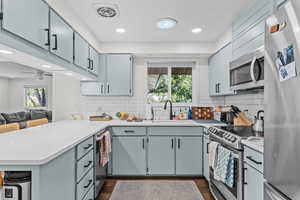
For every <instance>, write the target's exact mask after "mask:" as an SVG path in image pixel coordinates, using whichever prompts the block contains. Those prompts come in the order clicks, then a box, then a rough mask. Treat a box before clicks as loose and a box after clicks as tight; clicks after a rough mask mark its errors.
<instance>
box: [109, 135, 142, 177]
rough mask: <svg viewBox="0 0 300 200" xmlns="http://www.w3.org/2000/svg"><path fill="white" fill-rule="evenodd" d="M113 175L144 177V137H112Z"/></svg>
mask: <svg viewBox="0 0 300 200" xmlns="http://www.w3.org/2000/svg"><path fill="white" fill-rule="evenodd" d="M112 148H113V152H112V159H113V160H112V165H113V171H112V173H113V175H146V139H145V137H113V146H112Z"/></svg>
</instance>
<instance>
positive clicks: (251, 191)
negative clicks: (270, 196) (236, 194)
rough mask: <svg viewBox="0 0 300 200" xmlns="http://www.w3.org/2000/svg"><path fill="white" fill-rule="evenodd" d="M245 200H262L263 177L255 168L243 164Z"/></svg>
mask: <svg viewBox="0 0 300 200" xmlns="http://www.w3.org/2000/svg"><path fill="white" fill-rule="evenodd" d="M244 173H245V181H244V182H245V183H244V190H245V200H253V199H255V200H263V199H264V176H263V174H261V173H260V172H259V171H257V170H256V169H255V168H253V167H251V166H250V165H248V164H247V163H245V168H244Z"/></svg>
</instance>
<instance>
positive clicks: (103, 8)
mask: <svg viewBox="0 0 300 200" xmlns="http://www.w3.org/2000/svg"><path fill="white" fill-rule="evenodd" d="M94 6H95V8H96V11H97V13H98V15H100V16H101V17H104V18H114V17H118V16H119V9H118V6H117V5H115V4H98V3H96V4H94Z"/></svg>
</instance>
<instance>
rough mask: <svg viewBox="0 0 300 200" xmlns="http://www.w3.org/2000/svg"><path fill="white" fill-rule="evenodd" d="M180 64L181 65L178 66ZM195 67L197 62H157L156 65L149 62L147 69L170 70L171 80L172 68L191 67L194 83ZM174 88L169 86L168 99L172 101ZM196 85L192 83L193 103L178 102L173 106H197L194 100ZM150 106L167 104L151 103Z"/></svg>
mask: <svg viewBox="0 0 300 200" xmlns="http://www.w3.org/2000/svg"><path fill="white" fill-rule="evenodd" d="M178 64H180V65H178ZM195 66H196V62H170V63H166V62H162V63H159V62H155V63H151V62H149V63H148V65H147V69H148V68H149V67H150V68H155V67H157V68H168V77H169V78H171V76H172V68H175V67H176V68H177V67H182V68H184V67H191V68H192V82H194V81H193V78H194V73H195ZM147 79H148V70H147ZM148 91H149V88H148V84H147V93H148ZM171 92H172V88H171V84H170V83H169V84H168V98H169V99H170V98H171V96H172V94H171ZM194 92H195V91H194V84H193V83H192V102H191V103H177V102H172V103H173V106H175V107H189V106H194V105H195V99H194ZM150 104H151V105H152V106H163V105H164V104H165V103H164V102H150Z"/></svg>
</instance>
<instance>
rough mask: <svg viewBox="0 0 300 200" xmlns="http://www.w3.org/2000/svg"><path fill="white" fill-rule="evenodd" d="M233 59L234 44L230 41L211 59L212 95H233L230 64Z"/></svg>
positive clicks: (210, 87)
mask: <svg viewBox="0 0 300 200" xmlns="http://www.w3.org/2000/svg"><path fill="white" fill-rule="evenodd" d="M231 61H232V44H231V43H229V44H227V45H226V46H225V47H223V48H222V49H221V50H219V51H218V52H217V53H216V54H214V55H213V56H212V57H210V59H209V69H208V70H209V94H210V96H224V95H232V94H234V91H231V90H230V75H229V65H230V62H231Z"/></svg>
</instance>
